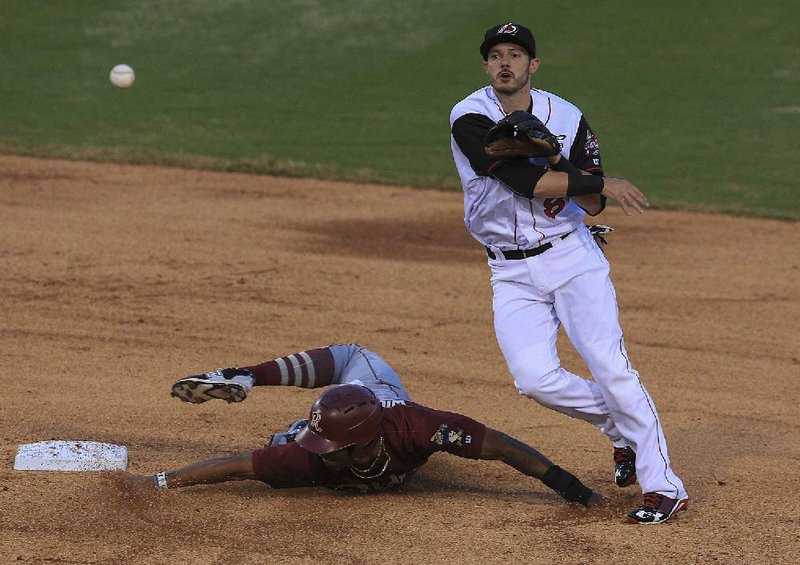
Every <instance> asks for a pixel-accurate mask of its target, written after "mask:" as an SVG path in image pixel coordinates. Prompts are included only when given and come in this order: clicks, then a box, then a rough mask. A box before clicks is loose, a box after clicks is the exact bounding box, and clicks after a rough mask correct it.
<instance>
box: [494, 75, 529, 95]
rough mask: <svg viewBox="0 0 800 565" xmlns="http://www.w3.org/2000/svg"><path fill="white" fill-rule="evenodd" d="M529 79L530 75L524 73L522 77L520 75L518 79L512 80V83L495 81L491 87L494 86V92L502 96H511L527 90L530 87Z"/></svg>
mask: <svg viewBox="0 0 800 565" xmlns="http://www.w3.org/2000/svg"><path fill="white" fill-rule="evenodd" d="M530 80H531V75H530V74H527V73H526V74H525V77H524V78H523V77H520V80H517V81H514V82H513V84H502V83H500V84H497V83H499V81H495V84H493V85H492V88H494V90H495V92H497V93H498V94H502V95H503V96H513V95H514V94H516V93H517V92H520V91H522V90H528V89H529V88H530V87H529V84H530Z"/></svg>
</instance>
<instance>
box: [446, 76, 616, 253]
mask: <svg viewBox="0 0 800 565" xmlns="http://www.w3.org/2000/svg"><path fill="white" fill-rule="evenodd" d="M531 104H532V106H531V109H530V111H531V113H532V114H534V115H535V116H536V117H538V118H539V119H540V120H541V121H542V123H544V124H545V125H546V126H547V128H548V129H549V130H550V131H551V132H552V133H553V134H554V135H556V136H559V138H560V140H561V143H562V146H563V149H562V155H563V157H564V158H566V159H569V160H570V161H571V162H572V163H573V164H574V165H575V166H577V167H578V168H580V169H583V170H587V171H590V172H592V173H597V174H602V167H601V163H600V152H599V149H598V145H597V141H596V139H595V137H594V134H593V133H592V131H591V129H590V128H589V126H588V123H587V122H586V120H585V119H584V118H583V115H582V114H581V111H580V110H579V109H578V108H577V107H575V106H574V105H573V104H571V103H569V102H567V101H566V100H564V99H563V98H560V97H558V96H556V95H555V94H551V93H549V92H545V91H543V90H538V89H532V90H531ZM505 115H506V114H505V112H504V111H503V107H502V106H501V104H500V102H499V101H498V100H497V97H496V96H495V93H494V91H493V90H492V87H491V86H486V87H484V88H481V89H479V90H476V91H475V92H473V93H472V94H470V95H469V96H468V97H467V98H465V99H464V100H462V101H461V102H459V103H458V104H456V105H455V107H454V108H453V110H452V111H451V113H450V128H451V131H452V135H451V145H452V150H453V159H454V160H455V164H456V168H457V169H458V174H459V176H460V177H461V184H462V187H463V189H464V222H465V224H466V226H467V229H468V230H469V232H470V233H471V234H472V236H473V237H474V238H475V239H477V240H478V241H479V242H480V243H481V244H482V245H484V246H486V247H489V248H494V249H501V250H504V249H528V248H532V247H536V246H538V245H541V244H542V243H544V242H546V241H549V240H551V239H553V238H555V237H558V236H561V235H563V234H565V233H568V232H571V231H573V230H575V229H577V228H578V227H579V226H581V225H582V224H583V218H584V216H585V214H586V213H585V212H584V211H583V209H582V208H580V206H578V205H577V204H575V203H574V202H573V201H572V200H570V199H568V198H531V195H532V190H533V186H534V185H535V184H536V181H538V180H539V178H540V177H541V176H542V175H543V174H544V173H545V172H546V170H547V168H546V167H547V165H548V163H547V159H544V158H539V159H535V158H534V159H530V160H528V161H524V160H515V161H506V162H504V163H502V164H501V165H500V166H499V167H497V168H496V169H495V170H493V171H492V172H491V173H489V171H488V169H490V168H491V167H492V165H493V164H496V163H492V162H491V160H490V159H489V158H488V157H487V156H486V155H485V154H484V153H483V136H484V135H485V133H486V131H487V130H488V129H489V128H490V127H491V126H492V125H494V123H495V122H498V121H499V120H501V119H502V118H503V117H504V116H505ZM531 165H534V166H531Z"/></svg>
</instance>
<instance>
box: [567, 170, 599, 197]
mask: <svg viewBox="0 0 800 565" xmlns="http://www.w3.org/2000/svg"><path fill="white" fill-rule="evenodd" d="M604 186H605V179H604V178H603V177H601V176H598V175H574V174H572V173H569V174H568V178H567V196H582V195H584V194H600V193H601V192H603V187H604Z"/></svg>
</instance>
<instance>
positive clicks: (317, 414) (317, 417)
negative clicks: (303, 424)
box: [308, 410, 322, 433]
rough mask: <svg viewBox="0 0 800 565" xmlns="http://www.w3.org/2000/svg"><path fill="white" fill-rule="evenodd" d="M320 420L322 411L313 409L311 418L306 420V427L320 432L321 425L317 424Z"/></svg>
mask: <svg viewBox="0 0 800 565" xmlns="http://www.w3.org/2000/svg"><path fill="white" fill-rule="evenodd" d="M320 420H322V412H320V411H319V410H314V411H313V412H312V413H311V420H310V421H309V422H308V427H309V428H311V429H312V430H314V431H315V432H320V433H322V426H320V425H319V422H320Z"/></svg>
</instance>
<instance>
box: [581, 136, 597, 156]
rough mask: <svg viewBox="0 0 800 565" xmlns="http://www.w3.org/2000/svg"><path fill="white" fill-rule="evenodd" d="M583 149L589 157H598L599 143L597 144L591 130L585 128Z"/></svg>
mask: <svg viewBox="0 0 800 565" xmlns="http://www.w3.org/2000/svg"><path fill="white" fill-rule="evenodd" d="M584 150H585V151H586V154H587V155H588V156H589V157H598V156H599V155H600V145H598V143H597V137H595V135H594V133H592V130H586V144H585V145H584Z"/></svg>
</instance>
